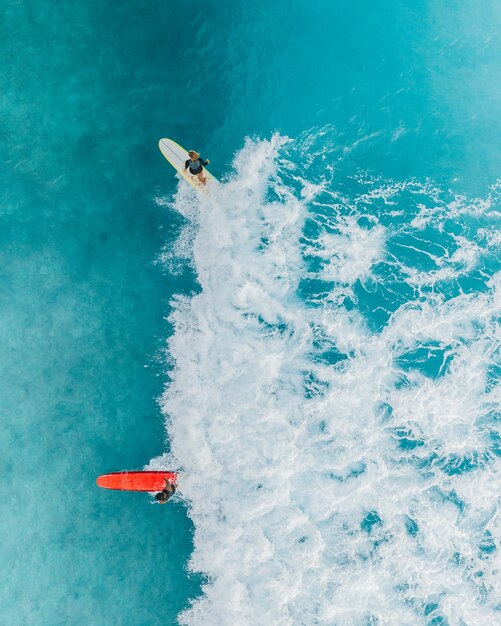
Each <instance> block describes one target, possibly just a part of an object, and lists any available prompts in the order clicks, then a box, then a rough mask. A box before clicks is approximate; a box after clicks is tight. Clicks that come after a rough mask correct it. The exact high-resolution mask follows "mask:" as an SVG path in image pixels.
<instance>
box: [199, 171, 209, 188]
mask: <svg viewBox="0 0 501 626" xmlns="http://www.w3.org/2000/svg"><path fill="white" fill-rule="evenodd" d="M197 176H198V180H199V181H200V182H201V183H202V185H205V184H206V183H207V179H206V178H204V173H203V171H202V172H200V173H199V174H197Z"/></svg>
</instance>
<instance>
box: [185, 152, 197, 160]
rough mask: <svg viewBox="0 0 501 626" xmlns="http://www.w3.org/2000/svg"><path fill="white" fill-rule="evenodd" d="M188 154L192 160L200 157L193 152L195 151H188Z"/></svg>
mask: <svg viewBox="0 0 501 626" xmlns="http://www.w3.org/2000/svg"><path fill="white" fill-rule="evenodd" d="M188 154H189V155H190V157H191V158H192V159H193V160H195V159H198V157H199V156H200V155H199V154H198V152H195V150H190V151H189V152H188Z"/></svg>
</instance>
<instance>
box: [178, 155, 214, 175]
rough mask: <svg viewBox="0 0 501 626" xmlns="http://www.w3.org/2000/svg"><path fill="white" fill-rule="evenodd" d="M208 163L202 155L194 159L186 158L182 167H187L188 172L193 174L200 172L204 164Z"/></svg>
mask: <svg viewBox="0 0 501 626" xmlns="http://www.w3.org/2000/svg"><path fill="white" fill-rule="evenodd" d="M208 163H209V162H208V161H204V160H203V159H202V157H198V159H195V160H194V161H192V160H191V159H188V160H187V161H185V163H184V169H186V168H187V167H188V168H189V169H190V174H193V175H194V176H195V175H196V174H200V172H201V171H202V170H203V169H204V165H207V164H208Z"/></svg>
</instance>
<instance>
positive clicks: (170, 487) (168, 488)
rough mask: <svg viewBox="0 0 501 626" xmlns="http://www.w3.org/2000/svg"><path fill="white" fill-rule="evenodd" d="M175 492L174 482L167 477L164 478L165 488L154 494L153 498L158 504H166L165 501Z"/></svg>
mask: <svg viewBox="0 0 501 626" xmlns="http://www.w3.org/2000/svg"><path fill="white" fill-rule="evenodd" d="M175 493H176V483H174V482H171V481H170V480H169V479H168V478H166V479H165V489H164V490H163V491H160V492H159V493H157V494H155V500H156V501H157V502H158V503H159V504H167V502H168V501H169V500H170V499H171V498H172V496H173V495H174V494H175Z"/></svg>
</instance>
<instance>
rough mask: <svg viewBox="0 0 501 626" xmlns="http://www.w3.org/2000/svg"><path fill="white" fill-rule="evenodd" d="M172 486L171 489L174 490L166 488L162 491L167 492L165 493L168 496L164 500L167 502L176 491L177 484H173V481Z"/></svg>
mask: <svg viewBox="0 0 501 626" xmlns="http://www.w3.org/2000/svg"><path fill="white" fill-rule="evenodd" d="M170 486H171V490H172V491H169V490H168V489H164V490H163V491H162V493H165V495H166V496H167V498H166V499H165V500H164V502H167V500H170V499H171V498H172V496H173V495H174V494H175V493H176V485H173V484H172V483H171V485H170Z"/></svg>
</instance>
